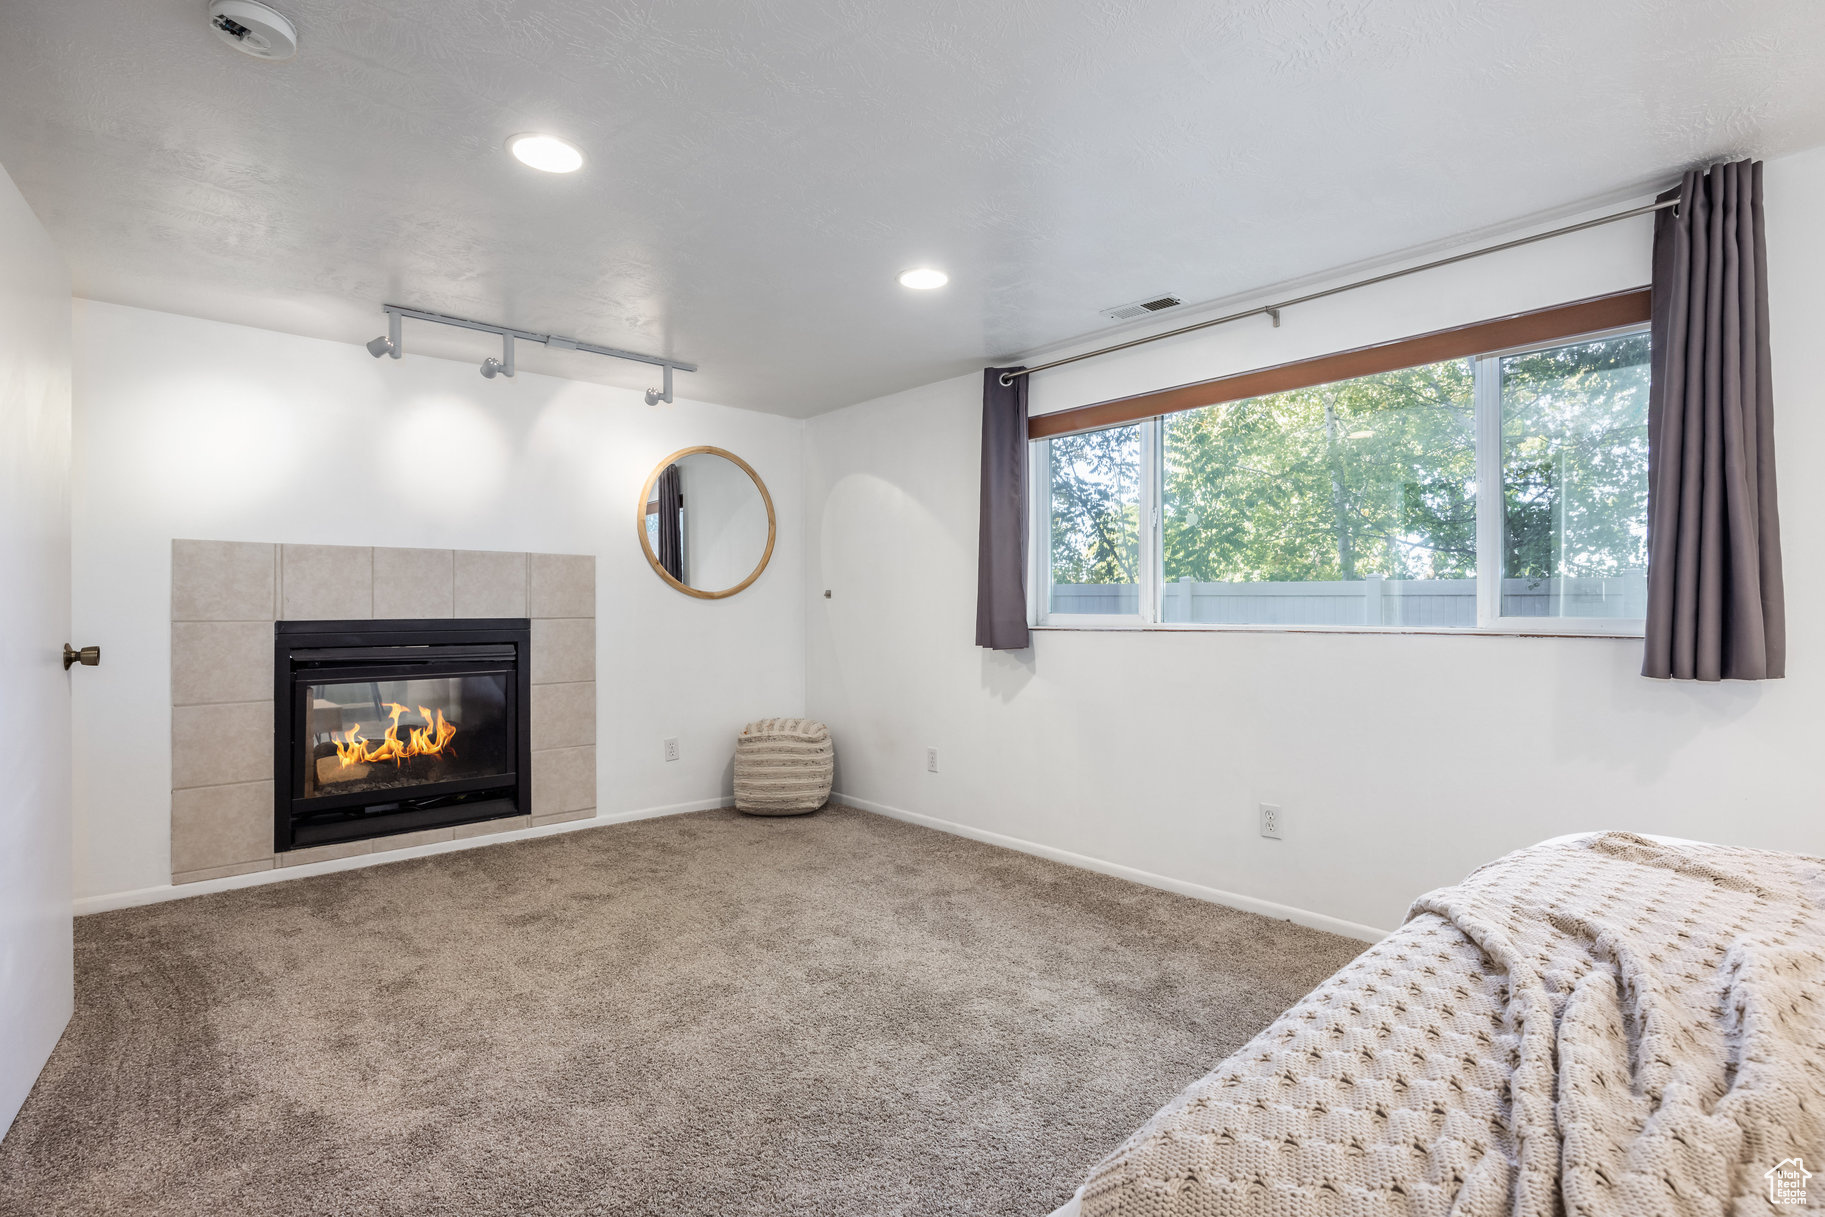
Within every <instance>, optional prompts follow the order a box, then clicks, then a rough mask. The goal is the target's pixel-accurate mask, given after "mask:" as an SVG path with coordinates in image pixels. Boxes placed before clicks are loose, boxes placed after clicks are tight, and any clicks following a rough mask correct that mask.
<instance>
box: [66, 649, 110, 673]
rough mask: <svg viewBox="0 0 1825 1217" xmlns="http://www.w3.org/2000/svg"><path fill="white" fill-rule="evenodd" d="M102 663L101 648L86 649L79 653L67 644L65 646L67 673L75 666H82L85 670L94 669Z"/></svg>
mask: <svg viewBox="0 0 1825 1217" xmlns="http://www.w3.org/2000/svg"><path fill="white" fill-rule="evenodd" d="M100 662H101V648H100V647H84V648H82V650H80V651H79V650H77V649H76V648H75V647H73V646H71V645H70V644H69V643H67V642H66V643H64V644H63V670H64V671H66V672H68V671H69V670H70V668H71V667H72V666H74V665H75V664H81V665H82V666H83V667H85V668H92V667H94V666H95V665H97V664H99V663H100Z"/></svg>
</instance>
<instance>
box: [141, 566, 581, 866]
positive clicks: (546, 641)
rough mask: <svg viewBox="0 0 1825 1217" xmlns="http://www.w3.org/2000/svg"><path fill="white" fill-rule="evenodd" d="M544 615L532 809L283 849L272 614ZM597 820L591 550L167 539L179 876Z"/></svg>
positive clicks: (538, 635)
mask: <svg viewBox="0 0 1825 1217" xmlns="http://www.w3.org/2000/svg"><path fill="white" fill-rule="evenodd" d="M416 617H529V618H531V619H532V653H531V656H530V663H531V667H532V706H531V726H532V814H531V815H530V816H516V817H512V818H509V819H502V820H486V821H483V822H481V823H479V824H464V825H458V826H457V827H455V828H433V829H429V830H427V831H424V832H409V833H401V834H399V835H396V836H391V837H381V838H378V839H375V840H371V841H350V842H347V843H344V844H337V845H323V846H318V847H315V848H310V849H295V850H291V851H290V852H288V853H286V854H284V855H275V854H274V852H273V776H272V774H273V754H272V750H273V704H272V698H273V623H274V622H275V621H280V620H285V621H299V620H341V619H356V618H363V619H376V618H416ZM595 814H596V560H595V558H594V557H593V556H591V555H587V554H515V553H492V552H483V551H479V550H463V549H458V550H449V549H382V548H371V547H368V546H353V545H264V544H257V543H250V542H244V541H173V542H172V543H171V881H172V882H173V883H193V882H196V881H199V880H203V879H219V878H224V877H226V876H229V875H244V874H248V873H250V872H252V871H262V870H271V869H273V868H274V867H277V866H298V865H301V864H303V863H306V862H322V861H325V860H327V859H330V858H348V857H353V856H355V855H357V854H369V853H376V854H377V853H385V852H387V851H389V850H395V849H404V848H407V847H408V846H413V845H424V844H427V843H429V842H433V841H449V840H452V839H455V838H461V837H474V836H481V835H483V834H486V833H498V832H506V831H508V830H510V829H516V828H526V827H530V826H534V825H541V824H557V823H560V822H562V821H565V820H580V819H583V818H585V817H588V816H593V815H595Z"/></svg>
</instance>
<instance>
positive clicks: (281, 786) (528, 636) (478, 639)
mask: <svg viewBox="0 0 1825 1217" xmlns="http://www.w3.org/2000/svg"><path fill="white" fill-rule="evenodd" d="M378 652H385V654H384V655H381V654H378ZM337 662H347V663H363V662H365V663H369V664H384V665H385V666H383V667H380V668H379V669H378V672H377V675H376V677H374V678H378V679H383V680H384V679H388V678H393V677H410V676H413V675H420V676H423V675H453V674H456V672H454V671H452V669H453V668H455V669H462V670H467V671H475V670H493V671H502V670H510V672H511V677H510V679H509V680H508V681H507V714H506V721H507V729H508V731H509V732H511V734H512V738H511V739H510V740H509V742H508V755H509V756H510V757H512V758H513V771H512V772H511V773H506V774H499V775H495V776H492V777H487V778H467V779H462V780H458V781H452V782H439V783H435V784H426V785H425V786H424V787H423V788H422V789H419V788H414V789H415V790H417V793H414V794H411V795H408V796H407V797H404V798H401V797H398V796H389V795H387V794H382V793H381V792H377V791H368V792H364V793H357V794H352V795H330V796H318V797H316V798H311V799H306V798H304V797H303V790H302V784H303V772H302V770H301V769H300V768H299V767H298V765H297V763H296V762H297V761H298V759H299V757H300V756H301V752H300V738H299V737H300V733H303V732H308V731H309V717H308V715H307V714H306V713H305V712H304V706H303V698H304V688H305V685H306V684H307V683H309V680H310V679H313V678H315V679H322V678H324V677H326V676H328V675H329V674H331V673H335V672H338V671H339V669H337V668H335V667H312V666H304V667H300V664H304V665H313V664H334V663H337ZM366 670H368V669H364V671H366ZM531 709H532V622H531V621H530V620H529V619H527V618H525V617H484V618H458V619H454V620H453V619H450V618H428V619H415V620H373V621H280V622H276V623H275V626H274V636H273V715H274V718H273V849H274V851H275V852H277V853H281V854H283V853H288V852H290V851H292V850H294V849H307V848H310V847H312V846H317V845H333V844H340V843H342V842H346V841H363V840H370V839H373V838H378V837H387V836H393V835H395V834H398V833H405V832H419V831H422V830H425V829H431V828H448V827H451V826H453V825H458V824H473V823H477V822H480V821H483V820H495V819H501V818H503V817H506V816H523V815H528V814H530V813H531V811H532V738H531V735H532V732H531V723H530V718H531ZM395 804H397V805H399V806H397V807H394V806H393V805H395ZM349 809H354V810H357V811H360V812H362V813H363V814H361V815H360V816H359V817H358V818H352V819H346V820H321V819H313V818H311V817H312V816H313V815H314V814H315V813H321V812H334V811H341V810H349Z"/></svg>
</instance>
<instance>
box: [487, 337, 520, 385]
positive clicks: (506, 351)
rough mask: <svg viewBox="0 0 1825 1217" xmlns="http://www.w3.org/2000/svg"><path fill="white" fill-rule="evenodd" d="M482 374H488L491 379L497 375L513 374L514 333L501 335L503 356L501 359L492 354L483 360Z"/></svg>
mask: <svg viewBox="0 0 1825 1217" xmlns="http://www.w3.org/2000/svg"><path fill="white" fill-rule="evenodd" d="M482 375H483V376H486V377H487V378H488V379H489V380H493V379H494V378H495V377H496V376H512V375H513V335H512V334H502V335H501V357H500V358H499V359H496V358H495V357H494V356H492V355H490V356H488V358H486V359H484V360H482Z"/></svg>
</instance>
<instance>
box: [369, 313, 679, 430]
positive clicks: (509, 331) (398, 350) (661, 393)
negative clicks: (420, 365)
mask: <svg viewBox="0 0 1825 1217" xmlns="http://www.w3.org/2000/svg"><path fill="white" fill-rule="evenodd" d="M383 309H384V311H385V312H386V315H387V336H386V337H385V338H376V339H374V341H372V342H370V343H368V351H369V352H370V353H372V354H373V356H374V358H376V359H379V358H380V357H381V356H382V355H391V356H392V357H393V358H395V359H398V358H399V356H400V355H401V354H402V352H403V346H402V340H401V336H400V322H401V321H402V320H403V319H405V318H408V317H409V318H411V319H412V320H413V321H429V322H431V323H432V324H433V325H448V326H454V327H456V328H457V329H461V330H476V331H478V332H480V333H483V334H498V335H500V337H501V343H502V357H501V358H499V359H496V358H494V357H492V356H490V357H489V358H488V359H486V360H484V361H483V363H482V375H483V376H486V377H488V378H489V379H493V378H494V377H496V376H512V375H513V371H514V368H513V343H514V341H515V340H516V339H517V340H519V341H521V342H537V343H540V344H541V345H543V346H546V347H549V348H550V349H551V350H554V351H583V352H585V353H586V354H590V355H606V356H608V357H609V358H610V359H626V360H629V361H631V362H633V363H644V364H650V365H652V366H653V367H656V368H661V369H663V370H664V372H665V380H664V382H663V387H662V388H658V389H648V390H647V391H646V404H647V405H649V406H656V405H658V404H659V403H660V402H662V401H663V402H668V403H669V402H670V401H671V400H672V373H673V372H695V371H696V370H697V365H696V364H694V363H681V362H679V361H678V360H676V359H666V358H664V357H663V356H660V355H642V354H641V353H640V352H638V351H624V350H622V349H621V348H619V347H605V346H602V345H600V344H598V343H594V342H580V341H578V340H577V339H575V338H565V337H563V336H562V335H559V334H540V333H537V332H535V331H533V330H522V329H516V328H515V327H513V326H510V325H495V324H493V323H492V322H487V321H472V320H470V319H469V318H467V317H453V316H451V315H450V314H448V313H433V312H428V311H426V310H424V309H417V308H407V307H405V306H404V305H402V304H388V305H384V306H383Z"/></svg>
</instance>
